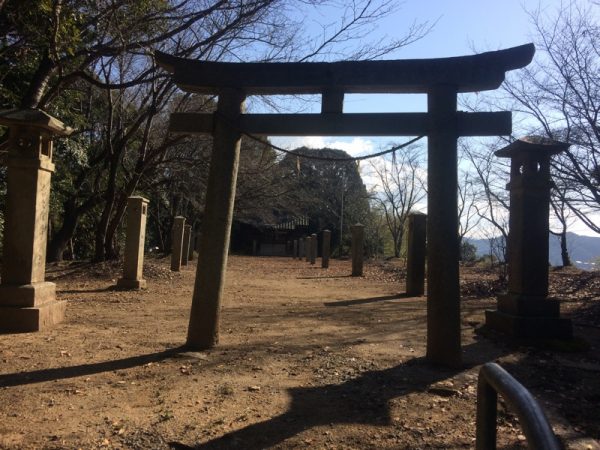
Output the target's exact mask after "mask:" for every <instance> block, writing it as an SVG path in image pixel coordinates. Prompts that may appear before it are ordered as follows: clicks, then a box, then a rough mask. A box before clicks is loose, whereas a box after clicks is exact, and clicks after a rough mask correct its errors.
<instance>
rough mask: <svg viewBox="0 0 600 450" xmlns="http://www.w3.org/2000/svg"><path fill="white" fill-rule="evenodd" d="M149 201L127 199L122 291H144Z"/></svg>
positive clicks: (118, 284)
mask: <svg viewBox="0 0 600 450" xmlns="http://www.w3.org/2000/svg"><path fill="white" fill-rule="evenodd" d="M147 217H148V200H147V199H145V198H143V197H129V198H128V199H127V235H126V241H125V262H124V264H123V278H121V279H119V280H118V281H117V287H119V288H121V289H143V288H145V287H146V280H144V278H143V267H144V243H145V241H146V218H147Z"/></svg>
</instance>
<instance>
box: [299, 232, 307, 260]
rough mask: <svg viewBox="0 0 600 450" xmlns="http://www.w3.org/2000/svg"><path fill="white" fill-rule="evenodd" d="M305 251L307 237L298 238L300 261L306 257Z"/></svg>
mask: <svg viewBox="0 0 600 450" xmlns="http://www.w3.org/2000/svg"><path fill="white" fill-rule="evenodd" d="M305 251H306V239H305V238H303V237H301V238H300V239H299V240H298V259H299V260H300V261H302V258H304V253H305Z"/></svg>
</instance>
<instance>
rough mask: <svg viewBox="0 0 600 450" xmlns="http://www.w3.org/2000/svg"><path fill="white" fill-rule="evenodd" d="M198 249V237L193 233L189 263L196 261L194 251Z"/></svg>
mask: <svg viewBox="0 0 600 450" xmlns="http://www.w3.org/2000/svg"><path fill="white" fill-rule="evenodd" d="M195 249H196V235H195V233H194V232H193V231H192V232H190V253H189V255H188V261H193V260H194V250H195Z"/></svg>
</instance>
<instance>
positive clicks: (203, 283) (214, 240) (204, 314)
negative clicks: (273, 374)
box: [186, 89, 245, 350]
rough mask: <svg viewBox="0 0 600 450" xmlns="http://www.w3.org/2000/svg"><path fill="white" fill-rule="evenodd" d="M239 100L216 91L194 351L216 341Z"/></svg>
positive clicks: (191, 340) (190, 340)
mask: <svg viewBox="0 0 600 450" xmlns="http://www.w3.org/2000/svg"><path fill="white" fill-rule="evenodd" d="M244 100H245V93H244V92H243V91H242V90H238V89H223V90H222V91H220V92H219V101H218V104H217V116H219V117H220V119H219V120H218V121H217V123H216V124H215V129H214V135H213V136H214V140H213V152H212V155H213V157H212V158H211V161H210V170H209V175H208V183H207V188H206V205H205V207H204V215H203V220H202V237H201V243H200V254H199V256H198V266H197V269H196V283H195V285H194V295H193V298H192V308H191V311H190V323H189V327H188V335H187V342H186V344H187V345H188V346H189V347H191V348H193V349H196V350H204V349H207V348H211V347H213V346H215V345H216V344H217V343H218V342H219V326H220V317H221V316H220V314H221V298H222V296H223V286H224V284H225V273H226V268H227V256H228V253H229V238H230V235H231V222H232V218H233V205H234V202H235V187H236V182H237V172H238V166H239V158H240V141H241V133H240V130H239V118H240V116H241V115H242V113H243V110H244Z"/></svg>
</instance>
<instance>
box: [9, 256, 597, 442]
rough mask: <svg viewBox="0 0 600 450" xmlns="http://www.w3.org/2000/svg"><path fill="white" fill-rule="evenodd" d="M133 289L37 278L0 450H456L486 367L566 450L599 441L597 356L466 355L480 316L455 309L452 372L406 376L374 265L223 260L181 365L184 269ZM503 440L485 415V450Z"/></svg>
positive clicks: (76, 276) (419, 316)
mask: <svg viewBox="0 0 600 450" xmlns="http://www.w3.org/2000/svg"><path fill="white" fill-rule="evenodd" d="M146 272H147V275H146V276H147V279H148V290H146V291H143V292H135V293H131V292H119V291H114V290H111V286H112V285H114V283H115V281H116V280H115V278H114V275H113V277H112V278H108V279H107V278H102V277H101V274H100V276H98V275H97V274H95V273H93V269H92V268H91V266H90V269H89V270H88V269H85V270H83V269H81V268H79V269H78V270H75V271H73V272H72V273H71V272H70V271H68V270H63V269H61V270H55V271H54V272H53V271H50V277H55V278H56V280H55V281H56V282H57V285H58V291H59V297H60V298H62V299H66V300H68V301H69V307H68V310H67V320H66V322H65V323H63V324H61V325H60V326H58V327H56V328H54V329H52V330H50V331H48V332H43V333H34V334H21V335H2V336H0V448H139V449H142V448H153V449H160V448H170V446H171V447H178V448H186V447H185V446H191V447H193V446H198V447H199V448H240V449H256V448H286V449H287V448H332V449H333V448H337V449H342V448H343V449H351V448H361V449H362V448H367V449H368V448H372V449H379V448H471V447H472V446H473V442H474V436H475V425H474V420H475V397H476V376H477V365H478V364H481V363H483V362H486V361H493V360H499V361H500V362H501V363H502V364H503V365H505V366H506V367H507V368H508V369H509V370H510V371H511V372H513V373H515V374H516V375H517V376H518V377H519V379H521V380H522V381H523V382H524V383H525V384H526V385H527V386H528V387H530V388H531V389H532V391H533V392H534V394H535V395H539V396H540V399H541V401H542V404H543V405H546V406H547V408H548V410H549V411H550V414H551V416H552V418H553V423H555V424H557V431H558V432H559V433H560V435H561V436H563V437H564V438H565V439H566V440H567V443H568V445H569V446H570V447H571V448H582V449H585V448H593V449H595V448H600V446H598V445H597V444H596V443H595V442H594V441H591V440H589V439H588V440H585V439H584V437H585V436H586V435H587V436H592V437H596V438H598V437H599V436H600V430H599V429H600V426H599V425H598V423H597V416H595V414H597V412H595V411H597V403H598V400H600V386H599V384H600V381H598V378H599V377H598V372H599V371H600V363H599V362H598V359H597V347H595V346H594V347H593V348H592V349H591V351H588V352H587V353H584V354H582V353H578V354H568V353H566V354H554V353H547V352H542V351H539V350H534V349H528V348H525V349H523V348H517V349H510V348H507V347H503V346H498V345H495V344H493V343H491V342H489V341H488V340H486V339H476V335H475V334H474V332H473V331H474V328H475V327H476V326H477V325H480V324H481V322H482V320H483V314H482V311H483V309H484V308H485V307H486V306H487V307H490V306H491V305H493V299H487V300H481V299H480V300H467V301H465V302H464V305H463V348H464V352H465V355H464V359H465V368H464V369H462V370H456V371H448V370H440V369H437V368H435V367H431V366H429V365H428V364H426V363H425V362H424V361H423V356H424V353H425V318H426V316H425V300H424V299H422V298H403V296H402V295H399V294H401V293H402V291H403V286H402V284H401V283H398V282H397V280H395V279H394V276H392V275H390V274H389V273H387V272H385V271H382V270H381V269H380V268H378V267H377V266H367V270H366V276H365V277H364V278H352V277H348V276H347V274H349V273H350V263H349V262H347V261H335V260H334V261H332V264H331V267H330V269H329V270H327V271H324V270H322V269H320V268H316V267H314V268H313V267H310V266H309V265H307V264H306V263H304V262H302V263H301V262H298V261H293V260H291V259H284V258H249V257H232V258H231V259H230V264H229V270H228V275H227V276H228V278H227V287H226V293H225V298H226V301H225V305H224V310H223V313H222V319H223V322H222V329H221V342H220V345H219V347H218V348H216V349H214V350H212V351H208V352H202V353H198V352H187V351H186V350H185V349H182V348H181V345H182V344H183V343H184V342H185V334H186V330H187V319H188V313H189V306H190V302H191V294H192V286H193V278H194V273H195V263H192V264H191V265H190V266H188V267H186V268H185V269H184V270H183V271H182V272H181V273H179V274H174V275H172V274H171V273H170V272H169V271H168V270H167V262H166V261H160V260H154V261H153V262H152V263H151V264H149V265H148V270H147V271H146ZM148 272H150V273H148ZM594 339H596V338H594ZM594 342H595V341H594ZM582 361H583V362H582ZM584 363H585V364H584ZM521 433H522V432H521V431H520V429H519V426H518V424H517V421H516V419H514V417H513V416H512V415H510V414H506V413H502V414H501V415H500V427H499V442H500V443H501V447H502V446H503V447H505V448H520V446H522V445H523V436H522V435H521Z"/></svg>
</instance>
